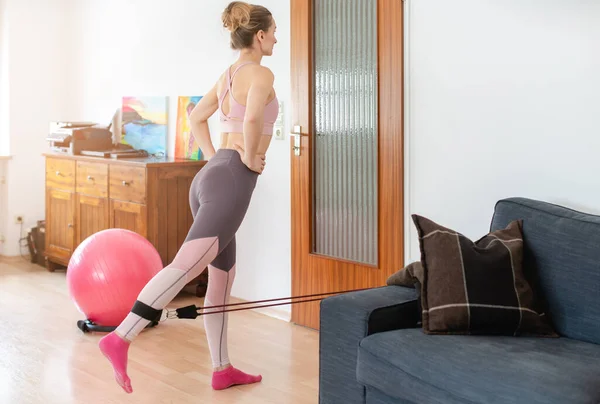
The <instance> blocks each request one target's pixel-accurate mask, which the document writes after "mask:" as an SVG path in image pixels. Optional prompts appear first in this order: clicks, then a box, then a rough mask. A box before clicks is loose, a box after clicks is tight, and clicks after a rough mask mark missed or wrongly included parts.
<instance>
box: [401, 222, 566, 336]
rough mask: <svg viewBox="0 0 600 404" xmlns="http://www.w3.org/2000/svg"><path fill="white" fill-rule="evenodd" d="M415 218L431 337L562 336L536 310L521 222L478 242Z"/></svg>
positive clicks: (425, 326) (423, 298) (426, 323)
mask: <svg viewBox="0 0 600 404" xmlns="http://www.w3.org/2000/svg"><path fill="white" fill-rule="evenodd" d="M412 217H413V220H414V222H415V226H416V227H417V231H418V234H419V244H420V249H421V263H422V269H423V270H422V274H421V276H422V279H419V280H420V281H421V285H422V286H421V305H422V309H423V330H424V331H425V332H426V333H428V334H504V335H523V334H535V335H544V336H557V335H556V333H554V331H553V330H552V328H551V327H550V326H549V325H548V322H547V321H546V318H545V315H544V313H540V312H538V311H536V306H537V305H536V302H535V301H534V298H533V294H532V290H531V287H530V285H529V283H528V282H527V280H526V279H525V277H524V275H523V235H522V232H521V222H520V221H518V220H515V221H513V222H511V223H509V224H508V225H507V226H506V228H504V229H499V230H496V231H494V232H492V233H489V234H486V235H485V236H483V237H481V238H480V239H479V240H477V241H475V242H473V241H471V240H470V239H469V238H467V237H465V236H464V235H462V234H460V233H459V232H457V231H455V230H452V229H449V228H446V227H444V226H441V225H439V224H437V223H435V222H434V221H432V220H430V219H427V218H425V217H422V216H419V215H412ZM415 269H416V268H415ZM409 272H410V271H409ZM415 276H419V275H418V274H416V275H415Z"/></svg>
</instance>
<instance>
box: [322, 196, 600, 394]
mask: <svg viewBox="0 0 600 404" xmlns="http://www.w3.org/2000/svg"><path fill="white" fill-rule="evenodd" d="M515 219H523V232H524V242H525V247H524V261H525V264H526V267H527V268H529V269H530V270H531V269H534V270H533V272H531V273H530V274H529V275H528V280H529V281H530V283H531V284H532V286H533V288H534V291H535V292H536V293H539V295H540V299H541V301H542V302H544V304H545V306H546V310H547V313H549V319H550V321H551V324H552V326H553V328H554V330H555V331H556V332H557V333H558V334H559V335H560V337H559V338H542V337H510V336H506V337H505V336H461V335H427V334H425V333H424V332H423V331H422V330H421V328H420V323H419V322H420V315H419V305H418V304H417V303H418V302H417V298H418V295H417V293H416V290H415V289H411V288H409V287H403V286H382V287H380V288H375V289H371V290H366V291H357V292H351V293H347V294H343V295H338V296H335V297H329V298H326V299H324V300H322V301H321V306H320V311H321V316H320V318H321V320H320V362H319V366H320V368H319V377H320V380H319V403H320V404H363V403H368V404H384V403H385V404H388V403H390V404H391V403H397V404H400V403H402V404H405V403H406V404H408V403H411V404H422V403H424V404H435V403H502V404H510V403H523V404H579V403H581V404H588V403H589V404H598V403H600V217H599V216H594V215H590V214H584V213H580V212H577V211H574V210H571V209H568V208H565V207H561V206H557V205H553V204H550V203H546V202H541V201H535V200H531V199H526V198H508V199H503V200H501V201H499V202H498V203H497V204H496V206H495V210H494V215H493V218H492V221H491V228H490V230H492V231H493V230H496V229H501V228H504V227H506V226H507V225H508V223H509V222H511V221H512V220H515Z"/></svg>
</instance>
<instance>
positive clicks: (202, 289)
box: [195, 269, 208, 297]
mask: <svg viewBox="0 0 600 404" xmlns="http://www.w3.org/2000/svg"><path fill="white" fill-rule="evenodd" d="M195 280H196V281H197V282H198V283H197V284H196V297H204V296H206V290H207V289H208V269H205V270H204V271H203V272H202V273H201V274H200V276H198V277H197V278H196V279H195Z"/></svg>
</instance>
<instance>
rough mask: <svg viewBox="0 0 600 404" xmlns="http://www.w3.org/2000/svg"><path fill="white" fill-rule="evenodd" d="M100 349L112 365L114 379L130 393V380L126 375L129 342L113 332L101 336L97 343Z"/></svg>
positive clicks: (131, 390)
mask: <svg viewBox="0 0 600 404" xmlns="http://www.w3.org/2000/svg"><path fill="white" fill-rule="evenodd" d="M98 345H99V346H100V351H102V353H103V354H104V356H106V358H107V359H108V361H109V362H110V364H111V365H112V367H113V371H114V373H115V380H116V381H117V383H119V386H121V387H122V388H123V390H125V391H126V392H127V393H132V392H133V389H132V388H131V380H129V376H127V351H128V350H129V342H127V341H125V340H124V339H123V338H121V337H119V336H118V335H117V334H115V333H114V332H111V333H110V334H108V335H106V336H105V337H102V339H101V340H100V342H99V344H98Z"/></svg>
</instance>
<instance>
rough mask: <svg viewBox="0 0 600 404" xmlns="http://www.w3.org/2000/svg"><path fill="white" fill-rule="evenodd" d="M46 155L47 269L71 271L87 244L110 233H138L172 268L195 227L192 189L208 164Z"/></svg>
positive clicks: (150, 158) (156, 159) (151, 158)
mask: <svg viewBox="0 0 600 404" xmlns="http://www.w3.org/2000/svg"><path fill="white" fill-rule="evenodd" d="M44 156H45V158H46V245H45V250H46V251H45V255H46V263H47V268H48V270H50V271H53V270H54V269H55V268H56V267H57V266H58V265H63V266H67V265H68V263H69V259H70V257H71V254H72V253H73V251H74V250H75V249H76V248H77V246H78V245H79V244H80V243H81V242H82V241H83V240H85V239H86V238H87V237H88V236H90V235H92V234H93V233H95V232H98V231H100V230H104V229H108V228H123V229H128V230H132V231H135V232H136V233H138V234H140V235H142V236H144V237H145V238H147V239H148V240H149V241H150V242H151V243H152V244H153V245H154V247H155V248H156V250H157V251H158V253H159V254H160V257H161V258H162V261H163V265H164V266H166V265H168V264H169V263H171V261H172V260H173V258H174V257H175V254H176V253H177V251H178V250H179V248H180V247H181V245H182V244H183V240H184V239H185V237H186V235H187V233H188V230H189V229H190V226H191V225H192V221H193V218H192V213H191V211H190V207H189V189H190V186H191V183H192V180H193V179H194V176H195V175H196V174H197V173H198V171H199V170H200V169H201V168H202V167H203V166H204V165H205V164H206V161H195V160H183V159H174V158H172V157H165V158H153V157H148V158H126V159H112V158H102V157H88V156H81V155H64V154H59V153H46V154H44ZM205 272H206V271H205Z"/></svg>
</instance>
